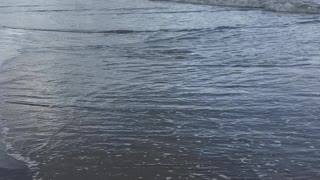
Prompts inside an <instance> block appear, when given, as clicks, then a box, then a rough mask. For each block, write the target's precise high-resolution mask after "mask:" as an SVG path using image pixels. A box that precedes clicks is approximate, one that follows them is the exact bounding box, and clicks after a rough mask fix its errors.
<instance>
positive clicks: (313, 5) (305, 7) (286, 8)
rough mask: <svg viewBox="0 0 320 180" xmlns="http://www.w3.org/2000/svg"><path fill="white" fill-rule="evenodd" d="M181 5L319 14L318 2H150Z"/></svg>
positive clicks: (192, 0)
mask: <svg viewBox="0 0 320 180" xmlns="http://www.w3.org/2000/svg"><path fill="white" fill-rule="evenodd" d="M151 1H172V2H181V3H193V4H206V5H214V6H230V7H241V8H261V9H265V10H271V11H277V12H292V13H320V2H319V1H315V0H151Z"/></svg>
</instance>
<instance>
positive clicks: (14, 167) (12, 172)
mask: <svg viewBox="0 0 320 180" xmlns="http://www.w3.org/2000/svg"><path fill="white" fill-rule="evenodd" d="M31 179H32V177H31V174H30V171H29V169H28V167H27V166H26V165H25V164H24V163H22V162H20V161H18V160H16V159H14V158H12V157H10V156H8V155H7V154H6V153H5V146H4V144H3V143H1V142H0V180H31Z"/></svg>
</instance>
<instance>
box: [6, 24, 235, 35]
mask: <svg viewBox="0 0 320 180" xmlns="http://www.w3.org/2000/svg"><path fill="white" fill-rule="evenodd" d="M0 28H3V29H16V30H25V31H44V32H62V33H84V34H131V33H154V32H193V31H203V30H210V29H203V28H191V29H157V30H130V29H116V30H100V31H99V30H81V29H45V28H43V29H41V28H25V27H11V26H0ZM236 28H239V27H233V26H218V27H216V28H214V30H223V29H236Z"/></svg>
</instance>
